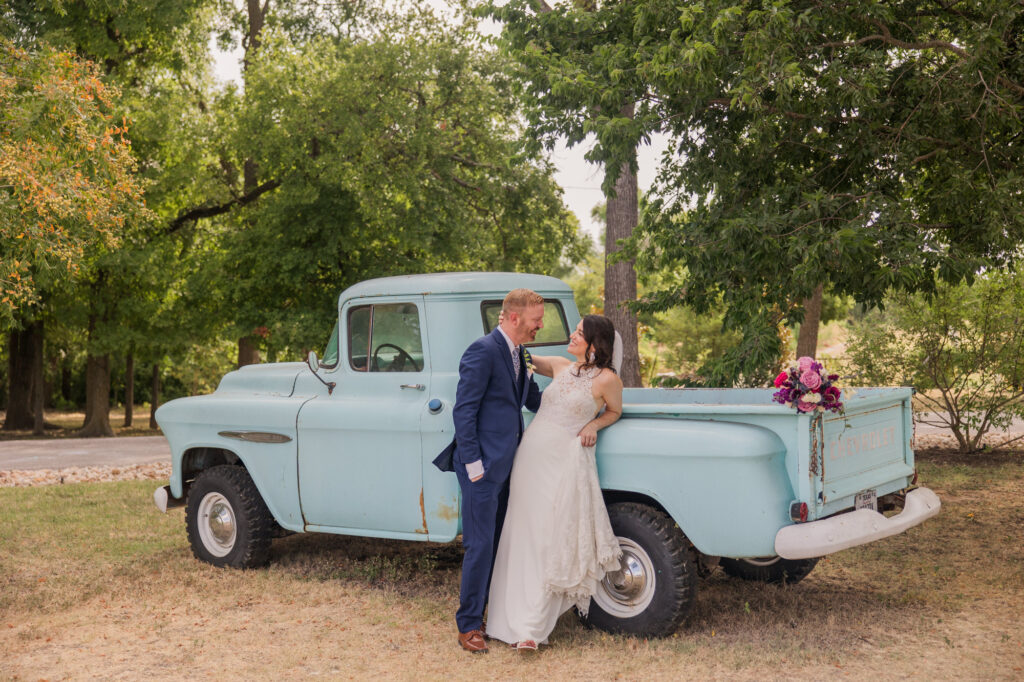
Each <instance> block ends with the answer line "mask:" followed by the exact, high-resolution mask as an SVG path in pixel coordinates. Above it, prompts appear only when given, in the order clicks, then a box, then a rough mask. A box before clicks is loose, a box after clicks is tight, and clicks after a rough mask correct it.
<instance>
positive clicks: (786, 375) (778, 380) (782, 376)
mask: <svg viewBox="0 0 1024 682" xmlns="http://www.w3.org/2000/svg"><path fill="white" fill-rule="evenodd" d="M788 378H789V372H779V376H777V377H775V388H781V387H782V384H783V383H785V381H786V379H788Z"/></svg>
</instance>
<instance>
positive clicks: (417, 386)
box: [402, 384, 426, 391]
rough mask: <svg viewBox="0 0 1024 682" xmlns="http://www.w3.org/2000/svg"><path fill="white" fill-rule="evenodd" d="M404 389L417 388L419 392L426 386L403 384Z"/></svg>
mask: <svg viewBox="0 0 1024 682" xmlns="http://www.w3.org/2000/svg"><path fill="white" fill-rule="evenodd" d="M402 388H415V389H416V390H417V391H422V390H423V389H425V388H426V386H424V385H423V384H402Z"/></svg>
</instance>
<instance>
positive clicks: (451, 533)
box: [154, 273, 940, 636]
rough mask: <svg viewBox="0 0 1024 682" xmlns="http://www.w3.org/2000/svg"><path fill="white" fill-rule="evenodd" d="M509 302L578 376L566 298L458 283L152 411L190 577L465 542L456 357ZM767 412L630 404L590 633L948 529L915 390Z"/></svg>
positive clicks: (641, 395) (639, 392) (391, 293)
mask: <svg viewBox="0 0 1024 682" xmlns="http://www.w3.org/2000/svg"><path fill="white" fill-rule="evenodd" d="M515 287H529V288H531V289H533V290H535V291H536V292H538V293H539V294H541V295H542V296H543V297H544V298H545V301H546V303H545V316H544V323H545V324H544V329H543V330H542V331H541V332H540V334H539V335H538V337H537V339H536V342H535V343H534V344H532V346H531V349H532V352H533V353H535V354H545V353H546V354H566V351H565V346H566V344H567V343H568V337H569V333H570V330H572V329H574V328H575V326H576V323H577V322H578V321H579V319H580V318H579V313H578V312H577V310H576V306H575V304H574V302H573V293H572V290H571V289H570V288H569V287H568V286H567V285H566V284H565V283H563V282H561V281H560V280H558V279H555V278H552V277H544V276H540V275H522V274H513V273H447V274H435V275H418V276H407V277H389V278H383V279H375V280H371V281H367V282H363V283H361V284H357V285H355V286H352V287H350V288H349V289H347V290H345V291H344V292H343V293H342V294H341V296H340V298H339V299H338V310H337V315H338V318H337V320H338V321H337V323H336V325H335V327H334V330H333V331H332V332H331V336H330V338H329V339H328V341H327V344H326V347H325V350H324V353H323V358H322V359H319V360H318V359H317V357H316V354H315V353H310V356H309V358H308V360H307V362H306V363H300V362H290V363H276V364H264V365H251V366H248V367H243V368H241V369H239V370H238V371H234V372H231V373H229V374H228V375H226V376H225V377H224V378H223V380H222V381H221V382H220V385H219V386H218V388H217V390H216V391H215V392H214V393H213V394H211V395H205V396H198V397H191V398H182V399H179V400H174V401H171V402H169V403H167V404H165V405H163V406H162V407H161V408H160V409H159V410H158V411H157V415H156V416H157V421H158V422H159V424H160V427H161V428H162V429H163V432H164V433H165V434H166V436H167V439H168V441H169V442H170V446H171V453H172V454H171V457H172V463H173V471H172V474H171V478H170V485H168V486H163V487H161V488H159V489H157V491H156V492H155V494H154V499H155V502H156V504H157V506H158V507H159V508H160V509H161V510H162V511H166V510H167V509H168V508H169V507H174V506H185V507H186V511H185V517H186V527H187V533H188V538H189V542H190V544H191V546H192V550H193V552H194V554H195V556H196V557H198V558H199V559H201V560H203V561H207V562H210V563H212V564H215V565H219V566H233V567H239V568H245V567H252V566H258V565H261V564H263V563H265V562H266V561H267V558H268V549H269V547H270V544H271V541H272V539H273V538H274V537H275V536H276V535H278V534H280V533H281V532H282V529H283V531H292V532H296V533H311V532H321V533H338V534H345V535H362V536H374V537H381V538H395V539H402V540H420V541H429V542H451V541H453V540H455V539H456V538H457V537H458V535H459V533H460V530H461V520H460V515H459V510H460V491H459V485H458V482H457V481H456V478H455V476H454V475H453V474H451V473H443V472H441V471H439V470H438V469H436V468H435V467H434V466H433V465H432V464H431V460H432V459H433V458H434V457H435V455H437V453H439V452H440V451H441V450H442V449H443V448H444V447H445V446H446V445H447V444H448V443H449V442H450V441H451V440H452V435H453V431H454V427H453V424H452V403H453V401H454V399H455V388H456V384H457V383H458V378H459V377H458V367H459V359H460V357H461V355H462V352H463V350H464V349H465V348H466V347H467V346H468V345H469V344H470V343H471V342H472V341H473V340H474V339H476V338H477V337H479V336H481V335H483V334H486V333H487V332H489V331H490V330H491V329H493V327H494V325H495V324H496V323H497V317H498V313H499V310H500V307H501V301H502V298H503V297H504V295H505V293H506V292H508V291H509V290H510V289H513V288H515ZM546 381H547V380H546V379H542V388H543V386H544V384H545V383H546ZM771 394H772V390H771V389H650V388H648V389H626V391H625V394H624V406H623V415H622V419H620V420H619V421H618V422H616V423H615V424H613V425H612V426H611V427H609V428H607V429H606V430H604V431H602V432H601V435H600V437H599V439H598V443H597V454H596V457H597V466H598V472H599V477H600V481H601V487H602V489H603V490H604V495H605V500H606V502H607V505H608V511H609V516H610V517H611V521H612V526H613V528H614V529H615V532H616V534H617V535H618V537H619V538H620V542H621V546H622V550H623V558H622V562H621V570H619V571H618V572H615V573H613V574H610V575H608V576H607V577H606V578H605V580H604V582H603V583H602V584H601V586H600V589H599V592H598V594H597V595H596V596H595V597H594V600H593V604H592V606H591V609H590V613H589V615H588V619H589V621H590V623H591V624H593V625H595V626H596V627H600V628H603V629H606V630H609V631H614V632H625V633H635V634H638V635H645V636H664V635H668V634H671V633H672V632H673V631H675V630H676V628H677V627H678V626H679V624H680V623H681V622H682V621H683V620H684V619H685V617H686V615H687V614H688V612H689V610H690V608H691V606H692V604H693V602H694V599H695V598H696V590H697V577H698V575H706V574H707V573H708V572H709V571H711V570H713V569H715V568H716V567H717V566H721V568H722V569H724V570H725V572H726V573H727V574H729V575H732V576H736V577H739V578H745V579H748V580H763V581H784V582H788V583H793V582H796V581H798V580H800V579H802V578H803V577H804V576H806V575H807V574H808V573H809V572H810V571H811V570H812V569H813V568H814V565H815V563H816V562H817V560H818V557H821V556H824V555H826V554H829V553H832V552H836V551H839V550H842V549H845V548H848V547H853V546H855V545H860V544H863V543H867V542H871V541H874V540H878V539H881V538H884V537H887V536H890V535H893V534H896V533H900V532H902V531H904V530H906V529H907V528H910V527H911V526H914V525H916V524H919V523H921V522H922V521H924V520H925V519H927V518H929V517H931V516H933V515H935V514H937V513H938V511H939V506H940V503H939V499H938V497H937V496H936V495H935V494H934V493H933V492H932V491H931V490H929V489H927V488H923V487H916V486H915V483H916V478H917V475H916V471H915V469H914V454H913V451H912V450H911V438H912V435H913V426H912V420H911V395H912V390H911V389H909V388H873V389H860V390H859V391H858V392H857V394H856V395H855V396H854V397H852V398H849V399H847V400H846V403H845V411H844V412H843V413H841V414H829V413H813V414H802V413H798V412H797V411H796V410H794V409H791V408H787V407H785V406H784V405H779V404H775V403H773V402H772V400H771Z"/></svg>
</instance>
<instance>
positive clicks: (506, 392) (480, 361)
mask: <svg viewBox="0 0 1024 682" xmlns="http://www.w3.org/2000/svg"><path fill="white" fill-rule="evenodd" d="M519 353H520V358H519V367H520V370H519V380H518V382H517V381H516V379H515V375H514V370H513V365H512V354H511V352H509V347H508V343H507V342H506V341H505V337H504V336H503V335H502V333H501V332H500V331H499V330H498V329H497V328H496V329H495V330H494V331H492V332H491V333H490V334H488V335H487V336H484V337H481V338H479V339H477V340H476V341H474V342H473V343H472V344H471V345H470V346H469V348H467V349H466V352H465V353H463V355H462V361H461V362H460V363H459V387H458V390H457V391H456V394H455V407H454V408H453V410H452V417H453V419H454V421H455V442H454V443H453V445H454V446H455V447H454V451H452V450H451V446H449V448H448V449H446V453H450V455H451V457H452V460H453V462H452V464H453V466H452V468H453V469H454V470H455V475H456V476H457V477H458V479H459V486H460V487H461V488H462V545H463V547H464V548H465V550H466V553H465V556H464V557H463V560H462V586H461V590H460V594H459V602H460V603H459V610H458V611H457V612H456V614H455V622H456V623H457V624H458V627H459V632H469V631H470V630H477V629H479V628H480V626H481V624H482V623H483V616H484V607H485V606H486V604H487V591H488V589H489V587H490V582H491V567H492V566H493V565H494V555H495V553H496V552H497V550H498V537H499V536H500V535H501V527H502V525H503V523H504V521H505V510H506V509H507V508H508V479H509V475H510V474H511V473H512V459H513V457H514V456H515V453H516V448H517V447H518V446H519V441H520V439H522V437H523V406H524V405H525V406H526V407H527V409H529V410H531V411H533V412H536V411H537V409H538V408H539V407H540V389H539V388H538V386H537V382H535V381H534V380H533V377H528V376H527V372H526V361H525V359H524V358H523V356H522V351H521V350H520V351H519ZM444 455H445V453H442V455H441V457H439V458H438V459H442V458H444ZM478 459H479V460H482V462H483V466H484V476H483V478H481V479H480V480H478V481H476V482H473V481H470V480H469V476H468V474H467V473H466V464H469V463H471V462H475V461H476V460H478Z"/></svg>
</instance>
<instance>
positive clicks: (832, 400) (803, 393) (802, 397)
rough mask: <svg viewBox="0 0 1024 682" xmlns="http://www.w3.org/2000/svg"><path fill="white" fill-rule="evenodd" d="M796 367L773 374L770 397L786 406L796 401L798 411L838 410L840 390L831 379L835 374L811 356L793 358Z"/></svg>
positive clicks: (833, 379) (834, 377)
mask: <svg viewBox="0 0 1024 682" xmlns="http://www.w3.org/2000/svg"><path fill="white" fill-rule="evenodd" d="M796 362H797V364H796V367H790V368H789V369H788V370H784V371H782V372H780V373H779V376H777V377H775V388H777V389H779V390H778V391H776V392H775V393H773V394H772V400H774V401H775V402H777V403H782V404H783V405H785V406H786V407H792V406H793V405H796V409H797V410H799V411H800V412H813V411H814V410H818V411H819V412H824V411H825V410H828V411H830V412H839V411H840V410H842V409H843V404H842V403H841V402H839V398H840V396H841V395H842V391H840V390H839V388H837V387H836V386H835V384H834V382H835V381H836V380H837V379H838V378H839V375H838V374H828V373H827V372H826V371H825V366H824V365H822V364H821V363H820V362H816V361H815V360H814V358H808V357H802V358H800V359H799V360H797V361H796Z"/></svg>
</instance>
